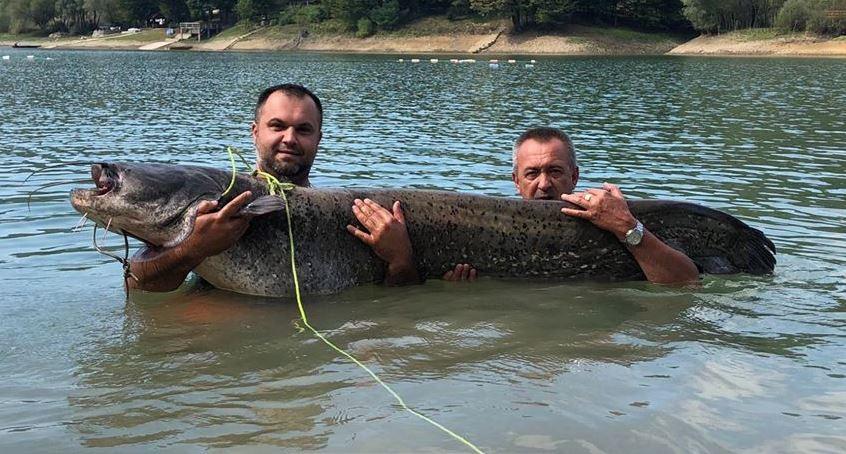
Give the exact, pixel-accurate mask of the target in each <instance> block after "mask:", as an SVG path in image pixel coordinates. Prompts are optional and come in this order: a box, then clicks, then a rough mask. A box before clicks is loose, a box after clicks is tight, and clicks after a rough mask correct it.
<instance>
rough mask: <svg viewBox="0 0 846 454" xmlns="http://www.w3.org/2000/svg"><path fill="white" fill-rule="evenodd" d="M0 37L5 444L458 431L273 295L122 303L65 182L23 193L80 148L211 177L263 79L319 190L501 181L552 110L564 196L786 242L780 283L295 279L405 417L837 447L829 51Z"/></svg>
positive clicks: (408, 440)
mask: <svg viewBox="0 0 846 454" xmlns="http://www.w3.org/2000/svg"><path fill="white" fill-rule="evenodd" d="M0 54H4V55H10V59H9V60H3V61H0V87H2V90H0V106H2V108H0V169H2V170H0V214H2V216H1V217H0V295H2V299H0V451H2V452H57V451H60V450H64V451H80V450H83V449H84V448H106V452H149V451H151V450H153V449H165V450H166V451H169V452H198V451H207V450H217V449H219V448H223V449H227V450H234V451H235V452H277V451H279V450H280V449H281V450H283V451H300V450H323V451H328V452H398V451H399V452H402V451H413V452H443V451H450V452H452V451H458V452H462V451H466V448H465V447H464V446H462V445H461V444H459V443H457V442H456V441H455V440H453V439H451V438H449V437H447V436H445V435H444V434H443V433H441V432H439V431H437V430H436V429H434V428H433V427H431V426H429V425H427V424H425V423H423V422H422V421H420V420H419V419H417V418H414V417H413V416H412V415H410V414H408V413H406V412H404V411H403V410H402V409H401V408H399V407H398V406H397V405H396V404H395V402H394V401H393V399H392V398H391V397H390V396H389V395H388V394H387V393H386V392H385V391H384V390H383V389H381V388H380V387H378V385H376V384H375V383H374V382H373V381H372V380H371V379H370V378H369V376H367V375H366V374H365V373H364V372H363V371H362V370H360V369H358V368H357V367H356V366H355V365H354V364H351V363H350V362H349V361H348V360H346V359H344V358H343V357H341V356H339V355H338V354H337V353H335V352H333V351H332V350H330V349H329V348H328V347H326V346H325V345H324V344H322V343H321V342H319V341H317V340H316V339H315V338H314V337H313V336H312V335H309V334H308V332H300V331H299V330H298V329H297V326H295V324H294V321H295V320H296V319H297V316H298V314H297V310H296V307H295V306H294V305H293V304H291V303H290V302H285V301H274V300H269V299H258V298H252V297H246V296H241V295H235V294H230V293H226V292H221V291H208V290H206V291H196V290H191V289H190V288H186V289H185V290H182V291H177V292H174V293H171V294H164V295H151V294H134V295H132V297H131V298H130V300H129V301H126V300H125V297H124V290H123V288H122V286H121V269H120V266H119V265H118V264H117V263H116V262H114V261H113V260H111V259H108V258H106V257H104V256H102V255H99V254H98V253H96V252H95V251H94V250H93V248H92V243H91V234H92V228H91V225H90V224H89V225H88V226H87V227H85V228H84V229H82V231H79V232H75V231H74V226H75V225H76V223H77V221H78V220H79V216H78V215H77V214H76V213H75V212H74V211H73V210H72V208H71V207H70V205H69V203H68V189H69V188H70V187H73V186H74V185H73V184H69V185H64V186H57V187H52V188H48V189H45V190H42V191H40V192H38V193H37V194H35V195H34V196H33V197H32V204H31V208H30V209H28V208H27V197H28V194H29V193H30V192H31V191H33V190H34V189H35V188H36V187H37V186H39V185H42V184H49V183H52V182H62V181H65V182H67V181H71V180H80V179H86V178H88V168H87V165H84V164H77V162H83V163H86V162H93V161H102V160H116V159H121V160H133V161H146V160H166V161H170V162H176V163H202V164H208V165H212V166H217V167H221V168H225V167H226V166H227V165H228V163H227V158H226V155H225V153H224V147H225V146H226V145H236V146H239V147H241V148H243V149H245V150H249V148H250V139H249V129H248V125H249V121H250V119H251V109H252V105H253V102H254V99H255V97H256V95H257V94H258V92H259V91H261V89H263V88H265V87H266V86H269V85H272V84H275V83H280V82H287V81H293V82H301V83H304V84H306V85H308V86H309V87H311V88H312V89H314V90H315V92H316V93H318V95H319V96H321V97H322V99H323V101H324V105H325V108H326V123H325V128H324V139H323V143H322V144H321V151H320V154H319V157H318V162H317V164H316V166H315V168H314V171H313V175H314V177H313V179H312V181H313V183H315V184H316V185H320V186H382V187H415V188H440V189H452V190H458V191H467V192H477V193H485V194H492V195H501V196H510V195H513V187H512V184H511V183H510V180H509V176H510V151H509V150H510V146H511V143H512V141H513V140H514V138H515V137H516V136H517V135H518V134H519V133H520V132H522V131H523V130H524V129H526V128H528V127H530V126H534V125H556V126H559V127H562V128H564V129H565V130H567V131H568V132H570V133H571V134H572V136H573V138H574V141H575V143H576V146H577V149H578V152H579V159H580V161H581V173H582V181H581V182H580V184H579V187H580V188H587V187H591V186H597V185H599V184H601V183H602V182H603V181H610V182H615V183H618V184H620V185H621V186H622V188H623V191H624V192H625V193H626V194H627V196H629V197H638V198H670V199H678V200H686V201H691V202H697V203H702V204H705V205H708V206H710V207H714V208H718V209H722V210H725V211H727V212H729V213H731V214H733V215H735V216H737V217H739V218H740V219H742V220H744V221H745V222H747V223H749V224H751V225H752V226H754V227H756V228H759V229H762V230H763V231H765V232H766V233H767V235H768V236H769V237H770V238H771V239H772V240H773V241H774V242H775V244H776V246H777V248H778V265H777V268H776V272H775V274H774V275H773V276H767V277H750V276H743V275H741V276H730V277H706V278H704V280H703V284H702V288H700V289H673V288H664V287H660V286H655V285H649V284H646V283H619V284H591V283H578V284H558V283H549V284H538V283H514V282H510V283H503V282H497V281H493V280H486V279H482V280H481V281H479V282H477V283H474V284H465V285H457V284H448V283H444V282H442V281H439V280H431V281H429V282H428V283H427V284H425V285H422V286H413V287H406V288H383V287H379V286H368V287H362V288H357V289H353V290H351V291H347V292H344V293H342V294H339V295H334V296H331V297H322V298H311V297H310V298H307V305H306V310H307V312H308V314H309V320H310V321H311V323H312V324H313V325H314V326H315V327H316V328H317V329H319V330H321V331H322V332H324V333H325V334H326V335H327V337H328V338H330V339H331V340H332V341H333V342H334V343H336V344H338V345H339V346H341V347H343V348H345V349H347V350H348V351H350V352H351V353H352V354H354V355H355V356H356V357H358V358H359V359H361V360H362V361H363V362H365V363H366V364H368V365H369V366H370V367H372V368H373V369H374V370H375V371H376V372H377V373H378V374H379V375H380V376H381V377H382V378H384V379H385V380H386V381H387V382H388V383H389V384H391V386H393V387H394V389H396V391H397V392H398V393H399V394H400V395H401V396H403V397H404V399H405V400H406V401H407V402H408V403H409V405H411V406H412V407H414V408H415V409H417V410H419V411H421V412H423V413H424V414H426V415H428V416H430V417H432V418H434V419H436V420H437V421H439V422H441V423H443V424H444V425H445V426H447V427H449V428H450V429H452V430H454V431H455V432H457V433H459V434H461V435H463V436H465V437H466V438H468V439H469V440H470V441H472V442H473V443H475V444H476V445H478V446H479V447H480V448H482V449H483V450H485V451H487V452H547V451H558V452H586V453H594V452H627V453H628V452H643V453H655V452H800V451H801V452H843V451H846V355H844V352H846V284H844V281H846V271H844V269H846V222H844V221H845V220H846V175H844V173H846V116H844V113H843V111H844V107H846V60H838V59H775V58H772V59H744V58H731V59H722V58H684V57H675V58H653V57H646V58H643V57H638V58H582V57H579V58H540V59H538V62H537V63H536V64H535V67H534V68H526V67H525V66H524V63H525V62H524V61H521V63H520V64H515V65H509V64H501V65H500V67H499V68H498V69H491V68H489V66H488V64H487V63H477V64H463V65H453V64H449V63H445V62H444V60H443V58H442V59H441V62H440V63H437V64H432V63H428V62H427V61H425V60H424V63H419V64H411V63H399V62H397V58H396V57H380V56H341V55H306V54H274V53H251V54H239V53H222V54H220V53H215V54H212V53H208V54H206V53H178V52H164V53H137V52H136V53H131V52H72V51H64V52H58V51H56V52H51V51H37V50H35V51H33V50H28V51H16V50H12V49H0ZM26 55H33V57H34V58H33V59H32V60H27V59H26V58H25V56H26ZM406 58H408V57H406ZM522 60H525V58H524V59H522ZM248 153H249V151H248ZM63 163H64V165H62V164H63ZM56 164H59V166H58V167H55V168H53V170H51V171H48V172H43V173H40V174H38V175H36V176H34V177H32V178H31V179H30V180H29V181H27V182H24V179H25V178H26V177H27V175H28V174H29V173H30V172H31V171H33V170H36V169H41V168H45V167H47V166H51V165H56ZM76 186H85V187H88V186H90V183H88V182H85V183H80V184H77V185H76ZM101 232H102V231H101ZM105 242H106V243H108V244H110V245H112V246H113V248H114V250H116V251H120V250H121V249H122V248H121V247H120V246H121V240H120V238H119V237H117V236H114V235H110V236H108V237H107V238H106V240H105Z"/></svg>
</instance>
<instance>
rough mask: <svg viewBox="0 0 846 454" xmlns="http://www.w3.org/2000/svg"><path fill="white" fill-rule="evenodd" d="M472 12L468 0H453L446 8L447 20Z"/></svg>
mask: <svg viewBox="0 0 846 454" xmlns="http://www.w3.org/2000/svg"><path fill="white" fill-rule="evenodd" d="M471 14H473V10H471V9H470V0H453V1H452V2H451V3H450V4H449V7H448V8H447V10H446V16H447V19H449V20H459V19H464V18H467V17H469V16H470V15H471Z"/></svg>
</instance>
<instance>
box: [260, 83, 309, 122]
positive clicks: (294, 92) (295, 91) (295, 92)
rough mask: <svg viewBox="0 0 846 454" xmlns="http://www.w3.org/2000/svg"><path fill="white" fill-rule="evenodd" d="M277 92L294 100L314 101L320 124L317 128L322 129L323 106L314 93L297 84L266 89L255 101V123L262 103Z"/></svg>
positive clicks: (262, 105)
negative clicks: (292, 97) (307, 98)
mask: <svg viewBox="0 0 846 454" xmlns="http://www.w3.org/2000/svg"><path fill="white" fill-rule="evenodd" d="M277 91H281V92H282V93H285V94H286V95H288V96H294V97H296V98H305V97H306V96H308V97H309V98H311V100H312V101H314V104H315V105H316V106H317V113H318V114H319V115H320V124H319V125H318V126H319V127H323V104H321V103H320V98H318V97H317V95H315V94H314V93H312V92H311V90H309V89H308V88H306V87H303V86H302V85H298V84H279V85H274V86H272V87H268V88H266V89H265V90H264V91H263V92H261V94H260V95H259V97H258V100H257V101H256V110H255V121H256V122H258V119H259V114H260V113H261V108H262V107H264V103H266V102H267V98H269V97H270V95H272V94H274V93H276V92H277Z"/></svg>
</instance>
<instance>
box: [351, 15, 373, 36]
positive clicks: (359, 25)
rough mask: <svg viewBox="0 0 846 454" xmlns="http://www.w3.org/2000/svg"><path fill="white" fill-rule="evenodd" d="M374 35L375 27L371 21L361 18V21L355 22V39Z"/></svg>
mask: <svg viewBox="0 0 846 454" xmlns="http://www.w3.org/2000/svg"><path fill="white" fill-rule="evenodd" d="M374 33H376V26H375V25H374V24H373V21H372V20H370V19H368V18H366V17H362V18H361V19H359V20H358V22H356V25H355V37H356V38H367V37H368V36H372V35H373V34H374Z"/></svg>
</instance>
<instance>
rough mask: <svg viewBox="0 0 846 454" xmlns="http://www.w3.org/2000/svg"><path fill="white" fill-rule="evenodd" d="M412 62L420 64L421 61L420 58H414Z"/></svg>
mask: <svg viewBox="0 0 846 454" xmlns="http://www.w3.org/2000/svg"><path fill="white" fill-rule="evenodd" d="M411 62H412V63H420V59H419V58H412V59H411Z"/></svg>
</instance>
